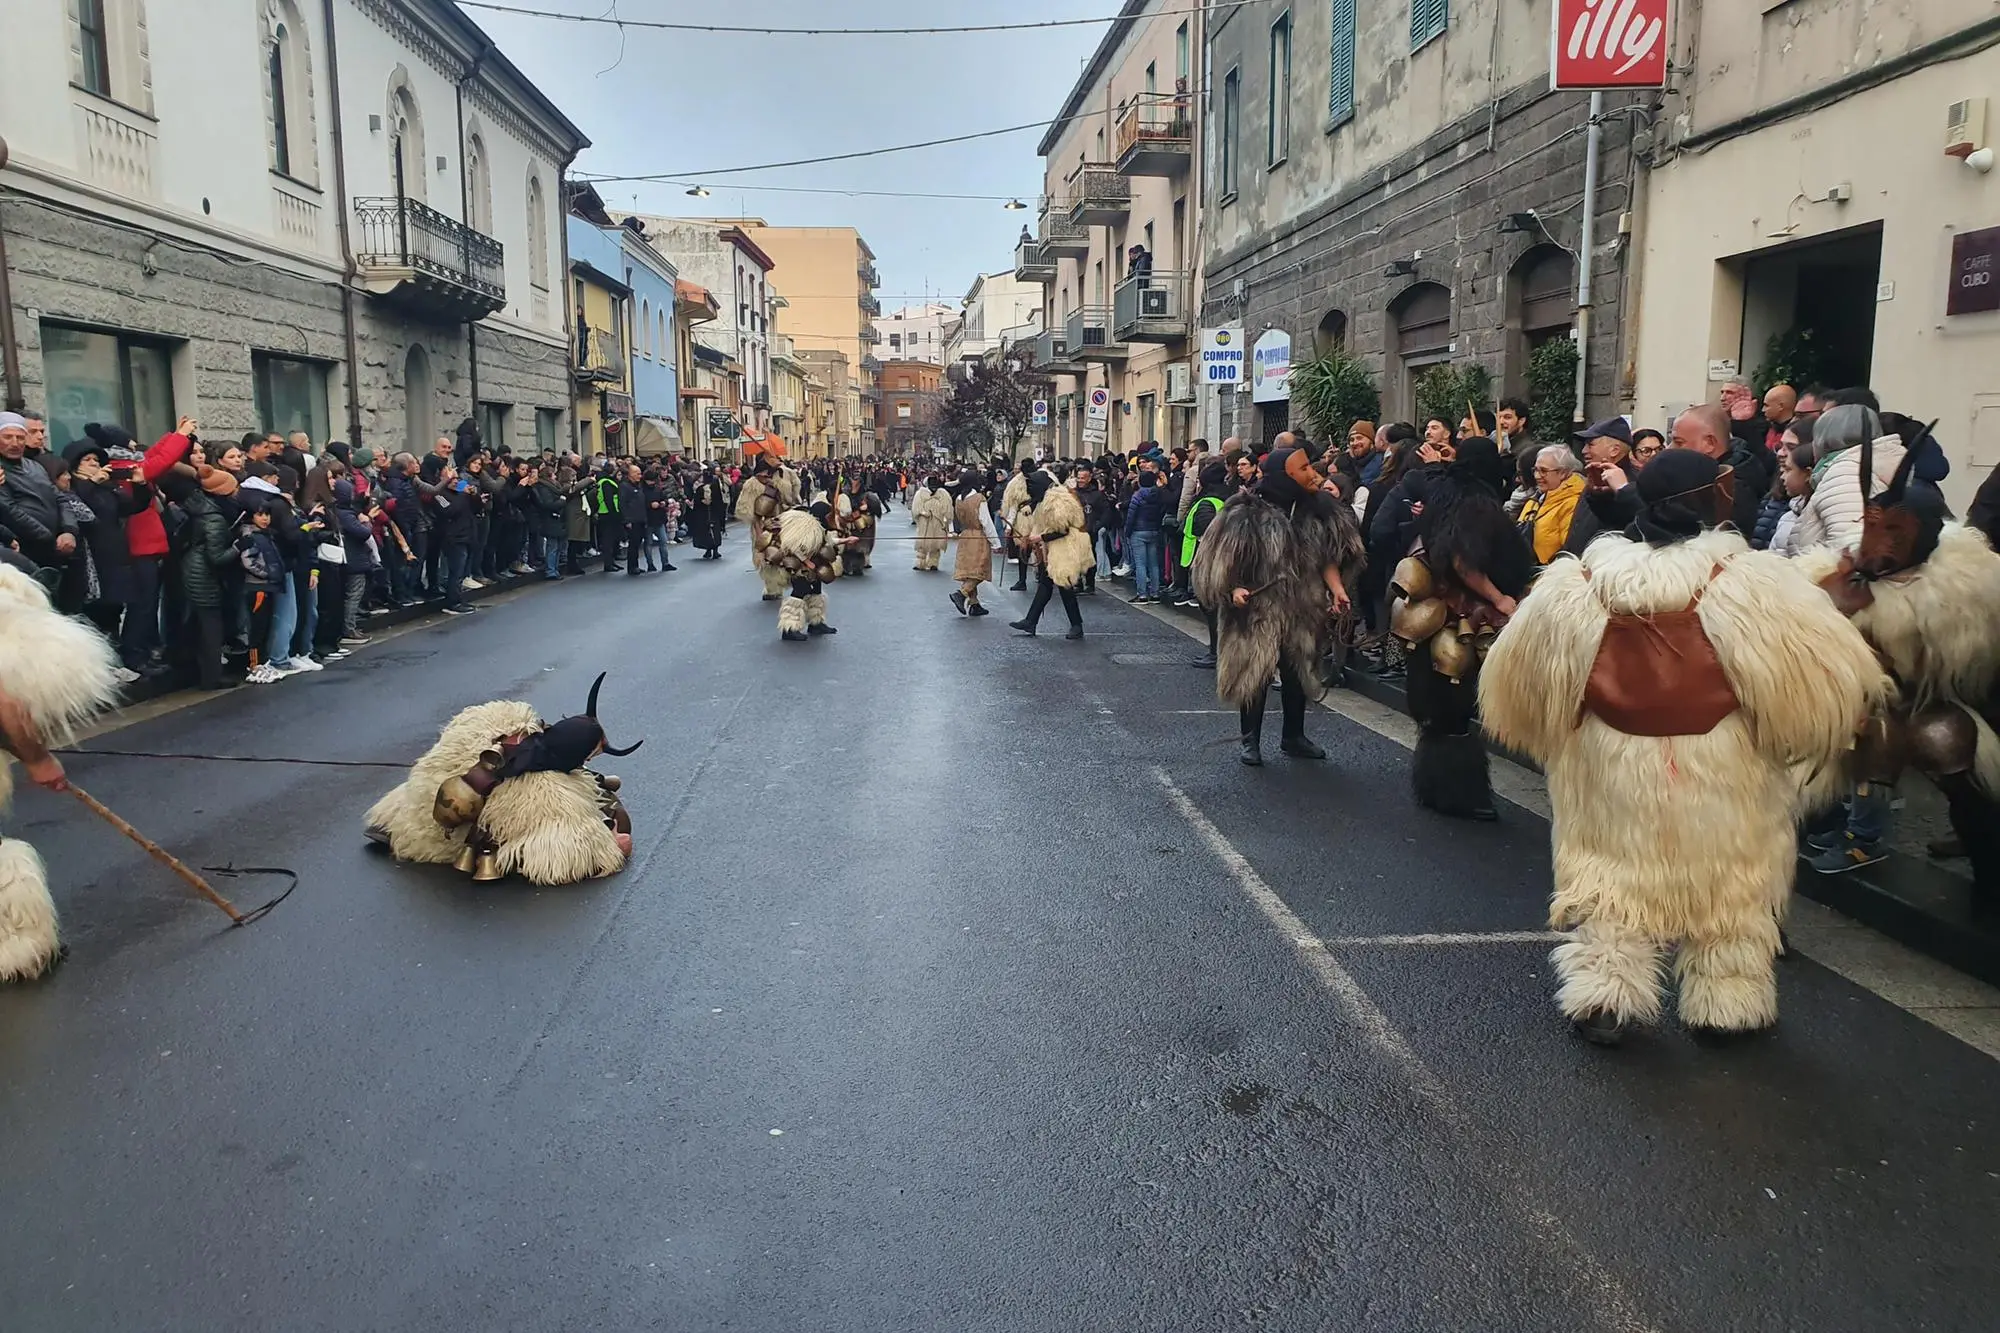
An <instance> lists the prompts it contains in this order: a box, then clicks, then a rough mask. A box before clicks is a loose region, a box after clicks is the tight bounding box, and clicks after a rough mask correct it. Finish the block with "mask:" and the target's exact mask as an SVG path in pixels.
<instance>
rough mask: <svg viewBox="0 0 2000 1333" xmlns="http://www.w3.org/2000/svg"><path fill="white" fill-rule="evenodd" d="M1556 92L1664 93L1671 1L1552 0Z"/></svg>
mask: <svg viewBox="0 0 2000 1333" xmlns="http://www.w3.org/2000/svg"><path fill="white" fill-rule="evenodd" d="M1554 8H1555V38H1554V50H1553V52H1552V54H1551V57H1550V62H1549V82H1550V86H1552V87H1555V88H1664V87H1665V86H1666V83H1667V19H1668V16H1669V15H1670V14H1671V13H1672V12H1673V0H1556V3H1555V6H1554Z"/></svg>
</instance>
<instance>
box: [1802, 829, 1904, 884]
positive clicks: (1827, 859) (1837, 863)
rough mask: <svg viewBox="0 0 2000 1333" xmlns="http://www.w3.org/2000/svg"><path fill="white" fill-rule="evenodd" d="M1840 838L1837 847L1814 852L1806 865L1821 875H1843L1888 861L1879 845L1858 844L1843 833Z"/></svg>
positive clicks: (1871, 843) (1875, 843) (1869, 843)
mask: <svg viewBox="0 0 2000 1333" xmlns="http://www.w3.org/2000/svg"><path fill="white" fill-rule="evenodd" d="M1840 836H1841V841H1840V843H1839V845H1837V846H1834V847H1829V848H1827V849H1826V850H1825V851H1822V852H1814V853H1813V854H1812V855H1811V856H1808V857H1807V858H1806V864H1807V865H1809V866H1811V867H1812V868H1813V869H1814V870H1817V871H1818V872H1819V873H1820V874H1822V875H1844V874H1846V873H1847V872H1848V871H1850V870H1860V869H1862V868H1863V867H1864V866H1872V865H1877V864H1880V863H1881V862H1883V861H1886V860H1888V859H1889V858H1888V854H1887V853H1886V852H1884V851H1883V850H1882V844H1880V843H1877V842H1859V841H1856V840H1855V839H1854V838H1851V837H1849V836H1848V835H1846V834H1845V833H1843V834H1841V835H1840Z"/></svg>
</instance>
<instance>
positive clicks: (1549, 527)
mask: <svg viewBox="0 0 2000 1333" xmlns="http://www.w3.org/2000/svg"><path fill="white" fill-rule="evenodd" d="M1582 498H1583V478H1582V477H1580V476H1578V475H1577V474H1576V473H1574V472H1572V473H1570V474H1569V475H1568V476H1567V477H1564V478H1563V482H1562V485H1560V486H1558V487H1556V488H1555V489H1554V490H1552V491H1537V492H1535V495H1534V498H1533V499H1531V500H1529V501H1528V503H1527V504H1526V505H1524V506H1523V507H1522V509H1521V526H1523V527H1525V528H1529V529H1530V530H1531V544H1532V545H1533V546H1534V548H1535V563H1536V564H1538V565H1546V564H1547V563H1549V561H1551V560H1553V559H1555V558H1556V556H1557V555H1559V554H1560V553H1561V552H1562V548H1563V543H1564V542H1565V541H1568V540H1569V525H1570V522H1571V520H1573V519H1574V518H1575V517H1576V503H1577V501H1578V500H1581V499H1582Z"/></svg>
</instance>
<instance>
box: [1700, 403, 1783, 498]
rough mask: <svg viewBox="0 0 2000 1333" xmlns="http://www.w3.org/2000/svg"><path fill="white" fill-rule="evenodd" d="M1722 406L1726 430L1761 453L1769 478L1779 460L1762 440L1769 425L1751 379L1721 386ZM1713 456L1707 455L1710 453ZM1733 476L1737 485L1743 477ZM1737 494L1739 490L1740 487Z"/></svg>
mask: <svg viewBox="0 0 2000 1333" xmlns="http://www.w3.org/2000/svg"><path fill="white" fill-rule="evenodd" d="M1722 410H1723V411H1724V412H1725V413H1726V414H1727V415H1728V418H1729V434H1730V435H1731V436H1733V437H1735V438H1736V439H1738V440H1740V441H1742V442H1743V443H1744V444H1745V445H1746V446H1748V447H1749V448H1750V449H1752V450H1753V451H1755V452H1756V453H1757V454H1759V455H1760V456H1761V457H1762V459H1763V464H1764V466H1763V467H1762V469H1761V472H1762V474H1763V476H1764V478H1765V480H1766V481H1768V480H1769V479H1770V475H1771V472H1772V471H1773V470H1774V469H1775V468H1776V466H1777V462H1778V460H1777V456H1776V455H1775V454H1774V453H1772V451H1771V449H1770V448H1769V447H1768V446H1767V445H1766V443H1765V441H1766V440H1767V438H1768V437H1769V436H1770V433H1771V427H1770V423H1769V422H1767V421H1765V420H1764V414H1763V413H1762V412H1761V411H1760V410H1759V402H1758V398H1757V391H1756V390H1755V389H1753V388H1751V387H1750V381H1748V380H1742V379H1735V380H1731V381H1729V383H1727V384H1725V385H1723V386H1722ZM1725 452H1726V451H1725ZM1716 456H1717V455H1713V454H1711V455H1710V457H1716ZM1725 461H1726V460H1725ZM1736 480H1737V483H1738V485H1739V486H1740V485H1741V483H1742V480H1743V478H1742V476H1741V474H1740V473H1739V474H1738V476H1737V479H1736ZM1738 494H1741V491H1740V490H1739V491H1738Z"/></svg>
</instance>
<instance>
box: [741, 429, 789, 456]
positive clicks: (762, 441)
mask: <svg viewBox="0 0 2000 1333" xmlns="http://www.w3.org/2000/svg"><path fill="white" fill-rule="evenodd" d="M789 452H790V451H789V450H787V449H786V448H785V442H784V441H783V440H781V439H779V438H778V437H777V436H775V435H766V434H763V433H761V432H759V431H754V430H746V431H744V432H743V456H744V457H745V458H755V457H756V456H757V455H758V454H769V455H770V456H771V457H773V458H783V457H785V456H786V454H787V453H789Z"/></svg>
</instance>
